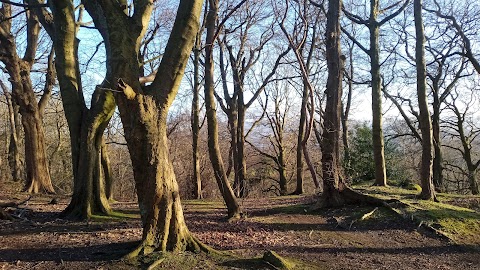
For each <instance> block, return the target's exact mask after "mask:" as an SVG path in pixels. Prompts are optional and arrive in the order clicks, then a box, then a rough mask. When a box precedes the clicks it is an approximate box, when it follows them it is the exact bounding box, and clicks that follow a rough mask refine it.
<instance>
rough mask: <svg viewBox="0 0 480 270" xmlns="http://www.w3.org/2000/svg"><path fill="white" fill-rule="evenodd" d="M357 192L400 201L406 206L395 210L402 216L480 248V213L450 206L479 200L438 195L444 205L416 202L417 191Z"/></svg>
mask: <svg viewBox="0 0 480 270" xmlns="http://www.w3.org/2000/svg"><path fill="white" fill-rule="evenodd" d="M357 189H358V190H360V191H362V192H365V193H367V194H370V195H372V196H375V197H378V198H381V199H389V198H395V199H398V200H400V202H402V204H403V206H401V207H398V206H394V207H396V210H398V212H399V213H402V214H403V215H404V216H405V217H409V218H411V219H413V220H415V221H416V222H417V223H418V224H422V225H427V226H429V227H430V228H433V229H435V230H436V231H437V232H439V233H441V234H442V235H444V236H446V237H448V238H449V239H451V240H452V241H453V242H455V243H457V244H465V245H480V213H478V212H476V211H474V210H472V209H469V208H465V207H460V206H455V205H452V204H449V203H453V202H455V199H462V200H466V201H469V202H473V203H475V202H477V203H478V202H479V200H480V196H472V195H454V194H444V193H438V194H437V197H438V198H439V200H440V201H443V202H444V203H442V202H433V201H424V200H419V199H417V195H418V191H415V190H408V189H402V188H399V187H392V186H389V187H373V186H366V185H363V186H358V187H357ZM446 202H449V203H446Z"/></svg>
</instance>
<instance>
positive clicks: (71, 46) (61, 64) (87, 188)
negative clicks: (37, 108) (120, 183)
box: [29, 0, 115, 219]
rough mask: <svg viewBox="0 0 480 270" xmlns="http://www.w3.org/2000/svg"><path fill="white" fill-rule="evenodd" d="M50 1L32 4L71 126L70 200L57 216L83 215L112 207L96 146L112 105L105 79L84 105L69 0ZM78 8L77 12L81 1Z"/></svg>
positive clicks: (75, 28)
mask: <svg viewBox="0 0 480 270" xmlns="http://www.w3.org/2000/svg"><path fill="white" fill-rule="evenodd" d="M49 4H50V8H51V13H50V12H49V11H48V10H47V9H45V8H41V9H40V8H36V9H34V10H35V12H36V14H37V16H38V17H39V20H40V22H41V23H42V25H43V27H44V29H45V30H46V32H47V33H48V35H49V36H50V38H51V39H52V40H53V44H54V48H55V55H56V61H55V66H56V70H57V71H58V72H57V77H58V82H59V88H60V92H61V96H62V103H63V107H64V112H65V117H66V119H67V123H68V128H69V132H70V145H71V151H72V155H71V158H72V169H73V183H74V187H73V195H72V199H71V201H70V204H69V205H68V206H67V208H66V209H65V210H64V211H63V212H62V216H64V217H67V218H71V219H87V218H89V217H90V216H91V215H92V214H93V213H101V214H107V215H108V214H110V213H111V208H110V205H109V204H108V200H107V196H106V193H105V181H104V178H105V177H104V174H107V177H106V178H108V175H109V170H102V153H101V152H102V151H101V148H102V144H103V139H102V135H103V131H104V130H105V128H106V126H107V124H108V121H109V120H110V118H111V116H112V114H113V112H114V110H115V102H114V98H113V94H112V93H111V92H108V91H104V88H103V86H104V85H102V86H97V87H96V89H95V92H94V94H93V96H92V98H91V105H90V109H88V108H87V106H86V102H85V97H84V94H83V85H82V80H81V76H80V69H79V59H78V42H79V40H78V39H77V37H76V34H77V31H78V29H79V28H78V27H79V24H80V22H77V21H76V19H75V14H74V9H73V3H72V2H71V1H68V0H65V1H54V2H51V3H49ZM29 5H32V6H36V7H42V6H44V4H42V2H40V1H38V0H30V1H29ZM79 12H80V15H79V18H81V17H82V15H81V13H82V12H83V7H82V8H81V9H80V11H79ZM105 153H106V152H104V155H103V157H104V158H105V157H106V155H105ZM104 161H105V160H104ZM107 164H108V162H107V163H104V165H107Z"/></svg>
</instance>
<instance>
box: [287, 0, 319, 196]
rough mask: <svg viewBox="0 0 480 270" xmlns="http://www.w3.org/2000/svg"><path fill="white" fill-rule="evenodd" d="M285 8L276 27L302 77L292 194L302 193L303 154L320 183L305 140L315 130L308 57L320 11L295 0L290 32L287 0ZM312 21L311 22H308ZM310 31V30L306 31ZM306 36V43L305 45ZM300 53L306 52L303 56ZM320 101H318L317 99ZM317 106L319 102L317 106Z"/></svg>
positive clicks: (311, 56)
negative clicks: (289, 49) (310, 8)
mask: <svg viewBox="0 0 480 270" xmlns="http://www.w3.org/2000/svg"><path fill="white" fill-rule="evenodd" d="M285 4H286V8H285V12H284V14H283V17H282V20H281V22H280V28H281V30H282V32H283V34H284V35H285V37H286V38H287V40H288V43H289V46H290V48H291V49H292V50H293V52H294V55H295V58H296V62H297V63H298V66H299V70H300V76H301V78H302V89H303V90H302V105H301V106H300V119H299V127H298V135H297V160H296V176H297V185H296V189H295V191H294V192H293V193H292V194H302V193H303V192H304V190H303V158H305V162H306V163H307V166H308V170H309V171H310V174H311V176H312V180H313V182H314V184H315V188H317V189H318V188H319V187H320V183H319V181H318V179H317V173H316V171H315V168H314V166H313V163H312V161H311V159H310V154H309V151H308V147H307V143H308V140H309V139H310V134H311V133H312V129H314V132H317V130H316V128H314V125H315V119H314V116H315V109H316V108H315V94H317V93H316V91H315V89H314V87H313V84H312V79H311V78H310V76H311V73H312V61H313V59H314V56H315V51H316V50H315V49H316V47H317V46H318V44H319V43H320V42H321V40H320V39H319V38H318V35H317V33H318V32H319V29H317V28H318V26H319V25H320V24H319V22H320V19H321V18H322V17H321V16H320V13H319V12H318V11H316V12H313V13H311V12H310V11H309V6H310V5H309V4H308V1H297V5H295V6H296V8H294V9H293V10H294V14H296V16H298V17H297V18H296V19H295V21H294V25H293V32H292V33H291V34H290V33H288V31H287V29H286V26H285V24H286V23H285V22H286V20H287V16H288V12H289V6H290V5H289V1H285ZM312 21H313V22H312ZM310 31H312V32H311V34H310ZM308 39H310V42H309V44H308V45H309V47H308V45H307V43H308ZM304 54H306V55H305V56H304ZM320 104H321V103H320ZM320 107H321V106H320ZM320 111H321V109H320Z"/></svg>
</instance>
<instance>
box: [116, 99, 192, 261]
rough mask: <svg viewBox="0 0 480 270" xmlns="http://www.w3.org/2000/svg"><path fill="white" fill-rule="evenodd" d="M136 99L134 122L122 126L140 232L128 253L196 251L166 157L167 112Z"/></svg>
mask: <svg viewBox="0 0 480 270" xmlns="http://www.w3.org/2000/svg"><path fill="white" fill-rule="evenodd" d="M137 101H138V102H139V104H138V106H139V110H135V111H134V112H139V113H138V114H137V115H135V118H133V119H136V122H135V123H133V125H132V126H128V127H127V128H126V129H125V138H126V139H127V143H128V148H129V152H130V155H131V157H132V165H133V171H134V178H135V186H136V189H137V194H138V204H139V207H140V214H141V218H142V224H143V236H142V243H141V244H140V246H139V247H138V248H137V249H136V250H135V251H133V252H132V253H130V254H129V256H131V257H133V256H137V255H142V254H148V253H151V252H153V251H177V252H178V251H184V250H190V251H198V250H200V248H199V245H198V242H197V241H196V240H195V239H194V238H193V237H192V235H191V234H190V232H189V231H188V229H187V226H186V224H185V220H184V216H183V210H182V205H181V202H180V196H179V190H178V184H177V181H176V179H175V173H174V170H173V165H172V163H171V161H170V159H169V158H168V156H169V152H168V143H167V141H168V140H167V129H166V126H167V122H166V114H167V112H165V111H162V109H160V108H158V106H157V103H156V101H155V100H154V99H153V98H152V97H149V96H138V98H137ZM140 107H142V108H143V109H145V110H143V109H142V110H140ZM121 108H122V109H121V110H122V111H123V107H121ZM167 110H168V108H167ZM131 112H132V111H130V113H131ZM123 113H125V111H123ZM153 137H154V138H156V139H155V140H152V138H153ZM146 157H148V159H145V158H146ZM152 191H154V192H152Z"/></svg>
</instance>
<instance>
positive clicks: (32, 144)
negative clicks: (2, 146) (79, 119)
mask: <svg viewBox="0 0 480 270" xmlns="http://www.w3.org/2000/svg"><path fill="white" fill-rule="evenodd" d="M32 94H33V93H32ZM33 102H35V104H36V100H35V99H34V101H33ZM24 106H25V107H26V106H27V105H26V104H24ZM22 107H23V106H22V105H21V106H20V114H22V124H23V130H24V132H25V165H26V170H27V171H26V172H27V174H26V175H27V182H26V186H25V191H27V192H28V193H39V192H45V193H54V192H55V191H54V189H53V186H52V182H51V179H50V172H49V170H48V163H47V158H46V156H47V154H46V151H45V137H44V136H45V133H44V130H43V122H42V119H41V118H40V115H39V114H38V110H37V111H35V110H33V111H27V110H24V109H22Z"/></svg>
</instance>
